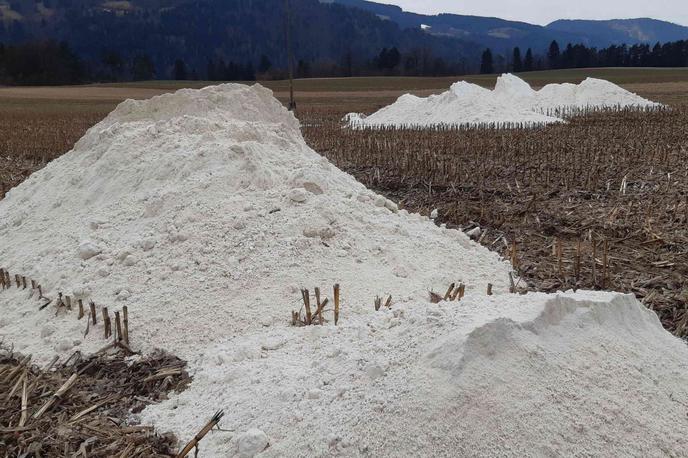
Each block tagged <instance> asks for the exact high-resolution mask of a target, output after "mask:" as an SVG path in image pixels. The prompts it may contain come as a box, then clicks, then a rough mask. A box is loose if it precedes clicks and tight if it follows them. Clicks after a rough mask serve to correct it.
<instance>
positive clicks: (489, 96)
mask: <svg viewBox="0 0 688 458" xmlns="http://www.w3.org/2000/svg"><path fill="white" fill-rule="evenodd" d="M657 106H659V104H657V103H654V102H651V101H649V100H646V99H644V98H642V97H640V96H638V95H636V94H633V93H631V92H629V91H627V90H625V89H623V88H621V87H619V86H617V85H616V84H614V83H610V82H609V81H604V80H600V79H595V78H588V79H586V80H585V81H583V82H582V83H580V84H578V85H576V84H569V83H565V84H549V85H547V86H545V87H543V88H542V89H540V90H539V91H536V90H534V89H533V88H531V87H530V85H528V83H526V82H525V81H523V80H522V79H520V78H518V77H517V76H514V75H512V74H504V75H502V76H500V77H499V78H498V79H497V84H496V86H495V89H494V90H492V91H491V90H489V89H485V88H483V87H481V86H478V85H476V84H471V83H467V82H465V81H460V82H458V83H455V84H453V85H452V87H451V88H450V89H449V90H448V91H446V92H444V93H442V94H439V95H431V96H429V97H427V98H421V97H416V96H413V95H410V94H405V95H402V96H401V97H399V99H398V100H397V101H396V102H395V103H393V104H391V105H389V106H387V107H385V108H382V109H381V110H379V111H377V112H375V113H373V114H371V115H370V116H365V115H362V114H359V113H349V114H348V115H346V117H345V118H344V121H345V122H346V123H347V124H348V125H349V126H351V127H354V128H361V127H384V126H396V127H404V126H406V127H412V126H416V127H429V126H437V125H462V126H477V125H489V124H491V125H497V126H503V125H509V124H522V125H525V126H540V125H546V124H553V123H558V122H563V119H562V118H560V117H557V116H555V115H554V114H551V113H553V112H556V110H562V109H564V110H566V109H569V110H570V109H590V108H623V107H639V108H642V107H657ZM548 113H550V114H548Z"/></svg>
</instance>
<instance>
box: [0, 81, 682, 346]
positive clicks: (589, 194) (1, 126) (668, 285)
mask: <svg viewBox="0 0 688 458" xmlns="http://www.w3.org/2000/svg"><path fill="white" fill-rule="evenodd" d="M588 74H592V76H597V77H601V78H606V79H609V80H611V81H614V82H617V83H619V84H621V85H623V86H624V87H625V88H626V89H629V90H631V91H633V92H636V93H638V94H640V95H642V96H643V97H646V98H649V99H651V100H654V101H657V102H661V103H665V104H667V105H669V106H670V107H671V109H669V110H658V111H652V112H637V111H632V110H629V111H622V112H604V111H602V112H596V113H591V114H589V115H587V116H583V117H578V118H575V119H572V120H571V121H570V122H569V123H568V124H562V125H552V126H548V127H539V128H535V129H508V130H498V129H484V128H483V129H460V130H459V129H430V130H427V129H426V130H419V129H387V130H381V131H380V130H378V131H373V130H365V131H353V130H349V129H343V128H342V124H341V119H342V117H343V116H344V115H345V114H346V113H349V112H363V113H371V112H373V111H376V110H377V109H379V108H381V107H383V106H385V105H387V104H389V103H391V102H393V101H394V100H395V99H396V98H397V97H398V96H399V95H401V94H402V93H405V92H412V93H414V94H416V95H420V96H423V95H429V94H432V93H437V92H441V91H443V90H445V89H446V88H447V87H448V86H449V85H450V84H451V83H452V82H453V81H454V80H457V79H459V78H453V79H448V78H437V79H421V78H354V79H350V80H342V79H325V80H301V81H297V82H296V89H297V97H298V99H297V100H298V117H299V118H300V120H301V121H302V124H303V126H304V127H303V132H304V136H305V138H306V140H307V142H308V143H309V145H310V146H311V147H313V148H314V149H315V150H316V151H318V152H320V153H321V154H323V155H325V156H326V157H328V158H329V159H330V160H332V161H333V162H334V163H335V164H336V165H337V166H339V167H340V168H342V169H343V170H345V171H347V172H350V173H351V174H353V175H354V176H355V177H356V178H358V179H359V180H360V181H361V182H363V183H364V184H365V185H367V186H369V187H371V188H372V189H374V190H376V191H378V192H381V193H384V194H385V195H387V196H388V197H390V198H392V199H394V200H395V201H397V202H399V203H400V205H401V206H402V207H404V208H407V209H408V210H411V211H418V212H421V213H425V214H429V213H430V212H431V211H432V210H434V209H438V215H439V216H438V218H437V222H438V223H445V224H447V225H448V226H449V227H460V228H462V229H465V230H470V229H473V228H475V227H480V228H481V235H480V236H479V240H480V242H481V243H482V244H483V245H485V246H487V247H488V248H490V249H492V250H495V251H498V252H499V253H501V254H502V255H503V256H504V257H506V258H508V259H510V260H512V263H513V264H514V266H515V267H516V268H517V271H518V272H519V274H520V275H521V279H520V280H517V282H518V283H517V284H515V285H514V286H515V288H516V289H518V290H539V291H555V290H559V289H564V290H565V289H576V288H582V289H612V290H618V291H623V292H629V293H633V294H635V295H636V296H637V297H638V298H639V299H641V300H642V301H643V302H644V303H645V304H646V305H647V306H648V307H650V308H652V309H654V310H656V311H657V312H658V314H659V316H660V317H661V319H662V322H663V324H664V325H665V327H667V329H670V330H671V331H672V332H674V333H675V334H676V335H679V336H682V337H685V336H686V335H688V310H687V307H688V281H687V280H686V278H687V276H688V256H686V255H687V254H688V253H687V252H686V250H687V248H686V247H687V246H688V229H686V227H688V226H687V223H688V162H687V160H686V154H687V152H688V127H687V126H688V71H685V70H673V69H667V70H616V69H601V70H595V71H584V70H576V71H561V72H546V73H533V74H529V75H525V79H526V80H527V81H529V82H531V83H532V84H535V85H543V84H546V83H549V82H562V81H571V82H578V81H580V80H581V79H583V78H584V77H585V76H587V75H588ZM468 80H469V81H472V82H475V83H478V84H483V85H486V86H489V85H492V84H494V77H475V78H468ZM203 84H204V83H196V84H195V86H201V85H203ZM266 85H267V86H269V87H271V88H272V89H273V90H275V91H276V95H277V96H278V97H279V98H280V99H281V100H283V101H284V100H285V99H286V96H287V92H286V87H287V86H286V84H285V83H284V82H274V83H266ZM177 87H179V85H178V84H177V83H165V82H161V83H158V82H154V83H135V84H126V85H118V86H88V87H80V88H49V89H48V88H29V89H26V88H14V89H12V88H8V89H2V90H0V101H1V103H0V130H1V132H0V138H2V140H0V182H1V183H2V186H3V187H4V188H10V187H13V186H16V185H17V184H19V183H20V182H21V181H22V180H23V179H25V178H26V177H27V176H28V175H29V174H30V173H31V172H33V171H35V170H37V169H38V168H40V167H42V166H43V165H44V164H45V163H46V161H49V160H52V159H54V158H56V157H58V156H59V155H61V154H63V153H64V152H66V151H68V150H69V149H70V148H71V146H72V145H73V144H74V142H75V141H77V140H78V139H79V138H80V137H81V136H82V135H83V134H84V132H85V131H86V129H88V127H90V126H91V125H93V124H95V123H96V122H97V121H99V120H100V119H102V118H103V117H104V116H105V115H106V114H107V113H108V112H109V111H110V110H111V109H112V108H113V107H114V106H115V104H116V103H117V102H118V101H120V100H123V99H124V98H128V97H133V98H145V97H149V96H151V95H155V94H158V93H163V92H169V91H170V90H173V89H176V88H177ZM1 195H2V194H0V196H1Z"/></svg>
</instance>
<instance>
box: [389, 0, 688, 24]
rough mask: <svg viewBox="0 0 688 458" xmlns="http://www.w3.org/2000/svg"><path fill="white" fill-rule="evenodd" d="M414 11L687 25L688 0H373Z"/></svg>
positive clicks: (529, 19) (538, 19)
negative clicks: (647, 19)
mask: <svg viewBox="0 0 688 458" xmlns="http://www.w3.org/2000/svg"><path fill="white" fill-rule="evenodd" d="M376 1H378V2H380V3H393V4H395V5H399V6H401V7H402V8H404V9H405V10H407V11H415V12H418V13H429V14H434V13H458V14H471V15H475V16H495V17H500V18H503V19H512V20H519V21H525V22H530V23H534V24H542V25H545V24H548V23H550V22H552V21H553V20H555V19H623V18H631V17H651V18H655V19H663V20H665V21H671V22H675V23H678V24H682V25H688V0H376Z"/></svg>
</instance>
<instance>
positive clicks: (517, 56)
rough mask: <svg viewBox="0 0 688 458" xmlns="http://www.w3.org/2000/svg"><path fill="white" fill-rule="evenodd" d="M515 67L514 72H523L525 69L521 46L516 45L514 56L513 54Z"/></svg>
mask: <svg viewBox="0 0 688 458" xmlns="http://www.w3.org/2000/svg"><path fill="white" fill-rule="evenodd" d="M512 65H513V69H514V72H522V71H523V59H522V58H521V48H519V47H516V48H514V56H513V64H512Z"/></svg>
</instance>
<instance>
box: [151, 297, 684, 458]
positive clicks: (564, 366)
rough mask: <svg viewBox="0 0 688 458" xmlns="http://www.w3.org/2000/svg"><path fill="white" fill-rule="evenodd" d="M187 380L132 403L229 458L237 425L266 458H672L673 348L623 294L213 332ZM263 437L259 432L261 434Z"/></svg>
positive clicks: (677, 357) (679, 434)
mask: <svg viewBox="0 0 688 458" xmlns="http://www.w3.org/2000/svg"><path fill="white" fill-rule="evenodd" d="M194 365H195V366H198V367H201V369H200V370H199V371H198V372H197V373H196V375H195V378H194V382H193V385H192V386H191V388H190V389H189V390H188V391H185V392H183V393H181V394H179V395H177V396H174V397H173V398H171V399H170V400H168V401H165V402H163V403H162V404H159V405H156V406H151V407H149V408H147V409H146V410H145V411H144V412H143V413H142V414H141V417H142V419H143V420H144V421H145V422H146V423H151V424H155V425H156V426H157V427H158V428H159V429H160V430H161V431H164V430H173V431H182V432H183V438H184V439H190V438H191V437H192V436H193V434H194V431H195V429H196V428H195V427H194V425H202V424H204V422H205V421H207V418H206V417H207V416H208V413H209V412H214V411H215V410H217V409H218V408H224V409H225V411H226V414H227V415H226V416H225V417H224V419H223V427H224V429H231V430H236V432H234V433H230V432H214V433H212V434H210V435H209V436H207V437H206V439H204V442H203V453H204V456H208V457H218V458H219V457H224V456H228V455H227V451H232V450H237V449H238V448H240V447H241V441H242V440H243V438H244V437H245V435H246V433H248V435H249V436H251V435H252V433H249V431H252V430H255V429H258V430H260V431H263V432H264V434H265V435H264V436H263V435H261V437H269V438H270V446H269V447H268V448H267V449H265V451H264V452H263V453H262V454H260V456H261V457H279V456H441V457H454V456H507V457H521V456H647V457H652V456H657V457H659V456H682V455H683V454H684V453H685V450H686V447H688V438H687V437H686V435H685V433H684V431H685V428H686V427H688V417H687V416H686V413H687V412H688V403H686V401H685V400H686V399H687V397H688V349H687V348H686V346H685V344H684V343H683V342H681V341H680V340H678V339H676V338H674V337H672V336H671V335H670V334H669V333H667V332H666V331H664V330H663V329H662V327H661V325H660V323H659V320H658V319H657V317H656V315H654V313H653V312H650V311H648V310H647V309H646V308H645V307H643V306H642V305H641V304H640V303H638V302H637V301H636V300H635V298H633V297H632V296H623V295H615V294H608V293H589V292H581V293H578V294H572V293H567V294H560V295H544V294H530V295H527V296H517V295H504V296H493V297H477V296H469V297H466V298H465V300H464V301H462V302H461V303H456V302H454V303H441V304H429V303H422V302H420V303H419V302H407V303H398V304H395V305H394V307H393V308H392V310H381V311H380V312H377V313H372V312H371V313H370V314H367V315H366V316H357V317H352V319H347V320H346V321H344V322H342V324H341V326H339V327H337V328H335V327H332V326H325V327H311V328H301V329H272V330H269V331H266V332H261V333H255V334H250V335H245V336H242V337H241V338H240V339H225V340H223V341H219V342H217V344H216V345H214V346H211V347H209V348H208V349H207V350H206V351H205V352H204V354H203V356H202V360H200V361H196V362H195V364H194ZM261 444H264V442H261Z"/></svg>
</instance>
